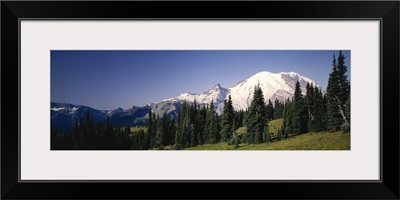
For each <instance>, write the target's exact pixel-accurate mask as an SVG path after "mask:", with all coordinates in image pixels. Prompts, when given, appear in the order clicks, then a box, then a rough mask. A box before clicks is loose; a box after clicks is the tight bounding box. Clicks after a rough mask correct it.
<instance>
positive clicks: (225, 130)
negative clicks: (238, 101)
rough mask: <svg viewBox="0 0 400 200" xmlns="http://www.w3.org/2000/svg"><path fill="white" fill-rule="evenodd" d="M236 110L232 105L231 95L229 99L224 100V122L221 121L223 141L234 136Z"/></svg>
mask: <svg viewBox="0 0 400 200" xmlns="http://www.w3.org/2000/svg"><path fill="white" fill-rule="evenodd" d="M234 116H235V113H234V110H233V105H232V98H231V95H229V96H228V101H226V100H225V101H224V109H223V112H222V122H221V128H222V130H221V137H222V138H221V139H222V140H223V141H228V140H229V139H230V138H231V137H232V132H231V130H232V126H233V121H234Z"/></svg>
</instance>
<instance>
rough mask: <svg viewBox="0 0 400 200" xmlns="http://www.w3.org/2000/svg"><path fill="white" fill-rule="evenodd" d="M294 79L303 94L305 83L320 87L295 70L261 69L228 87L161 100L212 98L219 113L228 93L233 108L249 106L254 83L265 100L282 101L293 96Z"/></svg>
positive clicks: (304, 92) (216, 86)
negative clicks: (269, 70) (277, 71)
mask: <svg viewBox="0 0 400 200" xmlns="http://www.w3.org/2000/svg"><path fill="white" fill-rule="evenodd" d="M296 81H299V83H300V87H301V90H302V93H303V95H305V94H306V85H307V83H311V84H313V85H316V86H318V87H319V88H321V87H320V86H319V85H318V84H317V83H316V82H315V81H313V80H311V79H309V78H307V77H304V76H301V75H300V74H297V73H295V72H280V73H271V72H268V71H262V72H259V73H257V74H255V75H253V76H251V77H250V78H248V79H246V80H243V81H240V82H239V83H237V84H236V85H235V86H232V87H229V88H223V87H221V85H219V84H217V85H215V86H214V87H213V88H211V89H210V90H209V91H207V92H203V93H201V94H193V93H183V94H181V95H179V96H177V97H174V98H170V99H165V100H163V101H162V102H183V101H185V100H186V101H187V102H194V100H195V99H196V102H197V103H199V104H210V103H211V100H214V105H215V108H216V112H217V113H218V114H221V113H222V109H223V106H224V100H225V99H227V98H228V95H231V98H232V104H233V107H234V108H235V110H240V109H243V110H244V109H246V108H248V107H249V106H250V103H251V101H252V100H253V93H254V87H255V85H257V84H260V87H261V89H262V91H263V94H264V99H265V101H266V102H267V101H268V100H269V99H271V101H272V102H273V101H275V99H279V101H281V102H283V101H284V100H285V99H287V98H292V97H293V94H294V90H295V86H296ZM321 90H322V88H321Z"/></svg>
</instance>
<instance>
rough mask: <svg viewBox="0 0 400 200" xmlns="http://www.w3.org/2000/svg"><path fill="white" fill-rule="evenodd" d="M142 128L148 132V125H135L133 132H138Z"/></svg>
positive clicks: (132, 128)
mask: <svg viewBox="0 0 400 200" xmlns="http://www.w3.org/2000/svg"><path fill="white" fill-rule="evenodd" d="M140 130H144V132H147V127H145V126H134V127H131V133H133V132H138V131H140Z"/></svg>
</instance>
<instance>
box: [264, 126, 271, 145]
mask: <svg viewBox="0 0 400 200" xmlns="http://www.w3.org/2000/svg"><path fill="white" fill-rule="evenodd" d="M263 142H266V143H270V142H271V136H270V133H269V129H268V126H264V131H263Z"/></svg>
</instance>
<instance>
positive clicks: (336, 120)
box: [325, 51, 350, 132]
mask: <svg viewBox="0 0 400 200" xmlns="http://www.w3.org/2000/svg"><path fill="white" fill-rule="evenodd" d="M332 66H333V67H332V72H331V73H330V75H329V80H328V87H327V91H326V94H325V96H326V108H327V129H328V130H330V131H332V132H334V131H337V130H339V129H341V127H342V126H343V125H344V126H348V124H346V120H345V118H344V116H343V115H342V113H341V112H344V111H343V110H344V108H345V103H346V101H347V100H348V98H349V96H350V83H349V81H348V80H347V75H346V72H347V66H346V65H345V57H344V55H343V54H342V51H340V52H339V57H338V60H337V61H336V59H335V56H333V61H332Z"/></svg>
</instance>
